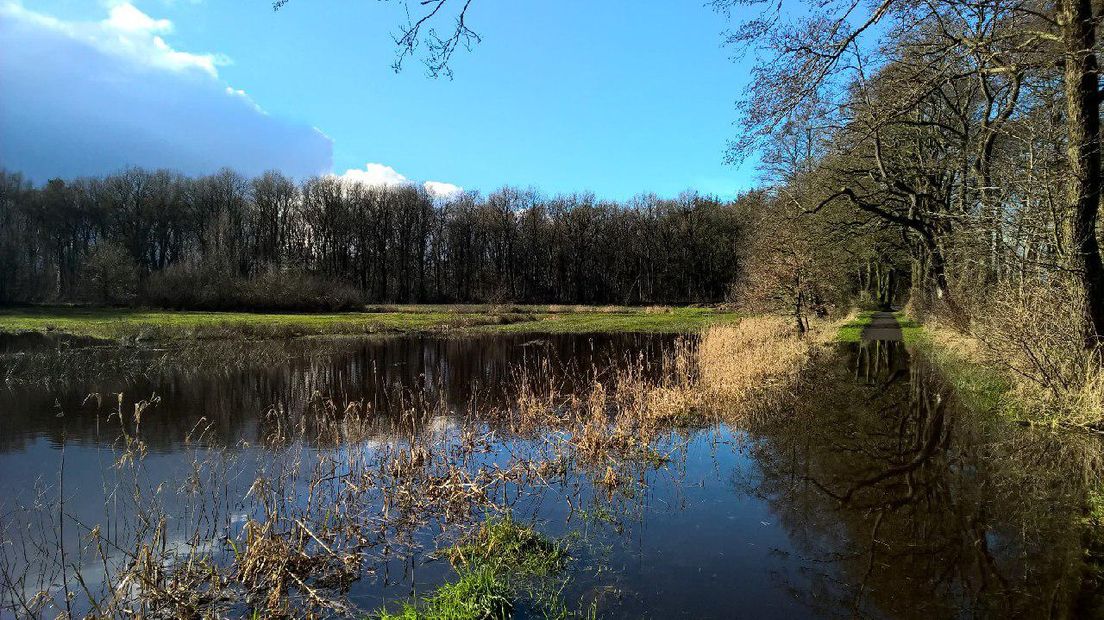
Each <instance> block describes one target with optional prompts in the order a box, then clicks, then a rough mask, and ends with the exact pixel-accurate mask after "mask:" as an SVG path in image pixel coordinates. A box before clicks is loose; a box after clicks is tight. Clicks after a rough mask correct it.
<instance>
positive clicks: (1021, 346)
mask: <svg viewBox="0 0 1104 620" xmlns="http://www.w3.org/2000/svg"><path fill="white" fill-rule="evenodd" d="M1080 298H1081V294H1080V291H1078V290H1077V289H1076V285H1074V284H1070V283H1060V282H1052V283H1045V284H1044V283H1037V284H1032V285H1025V286H1018V287H1014V286H1011V285H1006V286H1003V287H1000V288H998V290H996V291H994V292H993V294H992V295H991V296H990V297H989V299H988V300H986V302H985V303H984V305H981V304H979V305H977V307H975V308H973V312H972V315H973V316H974V317H975V318H974V321H973V324H972V326H971V332H972V333H973V335H974V336H975V337H976V338H977V339H978V340H979V341H981V342H982V343H983V345H984V348H985V355H986V357H988V358H989V360H990V362H991V363H993V364H996V365H999V366H1003V367H1004V368H1005V369H1007V370H1008V371H1010V374H1011V375H1012V377H1013V379H1014V384H1015V389H1016V391H1017V392H1018V395H1019V396H1020V399H1021V400H1022V401H1023V402H1025V403H1028V404H1029V405H1033V406H1034V407H1035V408H1038V409H1039V410H1040V411H1041V413H1042V414H1043V415H1044V417H1051V418H1052V419H1053V420H1054V421H1057V422H1059V423H1064V424H1072V425H1078V426H1082V425H1088V426H1099V425H1101V424H1102V423H1104V369H1102V367H1101V359H1100V356H1101V353H1102V351H1101V350H1099V349H1098V350H1086V349H1085V348H1084V347H1083V345H1082V342H1083V340H1082V336H1081V335H1082V333H1083V329H1084V323H1083V321H1084V319H1083V318H1082V316H1083V315H1082V313H1081V307H1080V306H1079V304H1078V302H1077V300H1079V299H1080Z"/></svg>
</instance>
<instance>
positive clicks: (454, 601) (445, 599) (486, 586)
mask: <svg viewBox="0 0 1104 620" xmlns="http://www.w3.org/2000/svg"><path fill="white" fill-rule="evenodd" d="M511 594H512V593H511V588H510V585H509V583H507V581H506V580H505V579H504V578H503V576H502V574H501V573H500V572H499V571H496V570H495V569H494V568H492V567H489V566H483V567H479V568H476V569H475V570H472V571H465V572H462V573H461V574H460V576H459V578H457V579H456V580H455V581H452V582H449V583H446V584H445V585H443V586H441V587H439V588H437V589H436V590H435V591H434V592H433V594H431V595H429V596H427V597H426V598H425V599H424V600H423V601H422V602H421V604H419V605H415V604H412V603H405V604H404V605H403V607H402V610H401V611H399V612H398V613H390V612H388V611H387V610H386V609H385V610H383V611H381V612H379V614H377V616H376V617H378V618H380V620H504V619H505V618H509V617H510V612H511V610H512V609H513V604H512V603H511V602H510V598H511Z"/></svg>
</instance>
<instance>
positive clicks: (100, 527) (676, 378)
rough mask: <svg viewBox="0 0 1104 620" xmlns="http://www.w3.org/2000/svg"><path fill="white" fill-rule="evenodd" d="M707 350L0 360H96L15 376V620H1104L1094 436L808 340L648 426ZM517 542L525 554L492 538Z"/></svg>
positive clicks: (10, 540)
mask: <svg viewBox="0 0 1104 620" xmlns="http://www.w3.org/2000/svg"><path fill="white" fill-rule="evenodd" d="M698 344H699V343H698V342H697V340H695V339H678V338H674V337H668V336H643V335H620V336H615V335H602V336H585V335H562V336H551V337H547V336H546V337H532V336H529V337H521V336H517V337H511V336H487V337H472V338H464V339H449V338H425V337H417V338H408V337H400V338H387V339H378V340H341V341H326V342H321V341H315V342H311V341H306V342H296V343H294V344H291V345H286V344H253V345H246V347H245V348H244V349H243V348H241V346H240V345H236V347H237V348H235V347H232V346H227V347H221V346H219V345H210V346H209V347H208V350H206V351H189V352H186V353H185V352H179V351H153V350H132V351H126V352H121V351H120V350H119V349H118V348H117V347H109V348H106V349H103V350H100V351H98V352H97V351H96V350H95V349H90V348H89V347H90V346H91V343H88V342H83V343H66V344H64V345H60V346H63V347H65V349H66V352H65V353H64V354H62V355H60V356H59V355H57V354H56V351H57V348H58V347H59V344H58V343H57V342H52V341H35V342H29V341H14V340H12V341H7V342H3V343H0V350H2V351H3V355H4V360H5V364H7V366H8V368H9V369H10V368H12V367H14V366H16V365H26V364H29V363H32V362H30V361H28V360H29V359H30V358H31V357H33V356H34V355H37V353H36V351H38V352H39V353H41V352H42V351H46V352H47V353H49V355H48V356H47V357H48V358H49V357H50V356H53V358H51V359H53V361H49V360H47V361H45V362H42V363H45V364H59V363H60V362H58V361H57V359H55V358H58V357H64V358H65V360H66V361H65V363H66V364H70V365H72V363H73V361H74V360H80V363H79V366H81V367H79V368H72V369H70V370H67V371H65V372H62V371H61V370H59V371H57V372H56V374H55V376H54V377H53V378H52V379H51V380H50V381H36V382H29V381H19V380H14V379H13V380H10V381H9V383H8V386H7V387H6V388H4V389H2V390H0V412H2V415H0V472H2V473H0V498H2V499H0V527H2V528H3V529H2V538H3V547H2V551H0V562H2V563H0V603H2V607H3V611H2V612H0V613H2V614H3V615H4V617H25V616H28V615H42V616H48V617H53V616H55V615H58V614H59V613H71V614H73V615H79V614H84V613H102V614H108V615H121V614H122V613H123V611H125V610H138V611H141V612H142V613H145V614H147V615H149V616H153V617H180V616H182V615H184V616H186V615H188V614H192V615H196V616H202V615H204V614H207V613H215V614H218V615H231V616H234V615H240V616H246V617H248V616H251V615H254V614H255V613H256V614H259V615H261V616H265V615H277V614H285V615H290V616H303V615H307V614H317V615H321V616H356V617H364V616H365V615H371V614H381V613H391V614H402V613H406V614H407V615H406V616H402V617H416V616H417V615H418V614H421V615H423V616H428V617H432V616H433V614H434V613H437V612H440V614H439V615H440V617H447V615H448V614H447V613H444V612H442V611H441V610H442V609H444V608H443V607H442V606H443V605H445V604H446V603H447V601H446V600H445V599H446V598H447V596H446V595H456V594H457V593H460V594H461V595H463V597H464V598H465V600H466V601H468V602H472V601H475V603H477V604H485V605H486V608H485V612H486V613H484V614H483V615H485V616H488V617H501V616H504V615H508V614H509V615H513V616H514V617H603V618H605V617H611V618H639V617H650V618H670V617H687V618H703V617H751V618H767V617H779V618H783V617H787V618H788V617H795V616H816V617H838V616H849V617H853V616H861V617H906V618H911V617H925V618H931V617H955V618H957V617H964V616H965V617H977V616H981V617H1002V618H1005V617H1047V616H1069V615H1075V614H1077V613H1080V612H1083V611H1084V610H1085V609H1087V608H1088V606H1091V605H1092V604H1094V601H1095V600H1096V594H1097V593H1096V591H1095V584H1094V583H1093V582H1092V580H1091V579H1086V576H1085V574H1086V573H1085V570H1084V561H1083V557H1084V554H1085V546H1086V541H1084V540H1083V532H1082V527H1081V523H1082V521H1083V519H1084V518H1085V514H1086V510H1087V508H1086V502H1087V499H1086V498H1087V497H1088V489H1091V488H1095V487H1096V485H1098V484H1099V480H1098V478H1097V472H1096V467H1095V465H1096V460H1097V457H1096V456H1095V455H1097V454H1099V452H1100V448H1101V446H1100V445H1099V444H1098V442H1096V441H1095V440H1094V439H1093V438H1091V437H1087V436H1086V437H1079V438H1075V439H1071V438H1069V437H1068V436H1067V437H1062V438H1059V437H1058V436H1057V435H1055V434H1053V433H1052V432H1049V431H1043V430H1037V429H1031V428H1023V427H1019V426H1015V425H1012V424H1010V423H1008V422H1005V421H1002V420H1000V419H997V418H996V417H994V416H992V415H988V414H987V413H986V412H972V411H969V410H968V409H967V408H965V407H963V406H961V404H960V403H959V399H958V398H957V396H956V395H955V394H954V393H953V392H952V391H951V390H950V389H949V388H948V387H947V385H946V383H945V382H944V381H943V380H942V379H941V377H940V376H939V373H938V372H937V370H936V369H934V368H933V367H932V365H931V364H930V363H929V362H928V361H927V360H925V359H923V358H921V357H919V356H914V355H910V352H909V351H908V350H906V348H905V347H904V345H903V344H902V343H900V342H883V341H873V342H867V343H862V344H857V345H846V346H843V345H840V346H838V347H836V346H833V347H830V348H827V349H825V350H822V351H819V352H818V353H817V354H816V355H814V356H813V357H812V360H811V361H810V362H809V367H808V368H806V369H805V371H804V372H803V373H802V379H801V381H800V383H799V384H797V385H796V386H793V387H792V389H790V390H788V392H789V393H788V394H787V395H786V396H785V397H781V398H777V399H772V398H767V397H766V395H762V396H761V401H762V402H759V403H757V404H756V406H746V405H745V406H741V407H736V406H735V404H733V406H732V407H731V408H728V407H726V406H725V405H724V403H723V402H722V403H720V404H718V403H717V402H716V401H715V400H713V401H709V406H708V408H707V407H706V406H705V405H703V404H701V403H700V402H698V401H693V403H694V404H692V405H690V406H685V407H683V408H682V409H679V411H680V413H679V414H678V415H667V414H665V415H662V416H654V415H653V416H645V415H642V414H640V413H639V412H641V411H644V410H645V409H647V410H649V411H651V410H653V409H654V408H655V407H656V402H659V401H662V402H668V401H670V400H673V399H677V398H684V395H683V396H680V394H683V392H682V391H680V390H683V387H681V386H686V385H693V384H694V383H695V382H697V381H698V380H699V379H700V376H701V375H702V374H703V373H705V372H706V371H705V370H703V369H702V368H699V367H696V366H693V365H687V363H686V360H687V359H693V358H694V355H695V352H696V349H697V347H698ZM70 349H72V350H70ZM78 350H79V351H80V352H79V353H77V352H75V351H78ZM51 352H53V353H51ZM124 355H125V356H128V357H129V358H131V360H130V361H129V362H126V363H120V362H118V361H117V358H119V357H122V356H124ZM34 363H38V362H34ZM9 374H11V373H9ZM13 376H14V375H13ZM642 393H647V394H648V397H647V398H644V397H642V396H641V395H640V394H642ZM679 402H683V401H679ZM706 409H708V410H706ZM626 412H637V413H633V414H631V415H630V414H629V413H626ZM499 526H502V528H501V529H503V530H504V531H505V530H509V528H511V527H512V528H515V529H513V530H509V531H511V532H515V533H516V532H522V533H523V534H524V535H525V536H526V537H525V538H522V539H521V540H523V541H527V542H524V544H517V545H513V546H510V545H509V544H506V545H504V546H497V547H496V546H494V545H490V546H484V547H480V546H479V545H480V544H482V543H483V542H486V541H487V536H488V534H487V532H492V533H493V532H494V531H497V530H494V529H493V528H495V527H499ZM477 543H478V544H477ZM481 549H482V551H481ZM481 554H483V555H485V556H486V557H483V555H481ZM514 554H520V555H518V557H515V555H514ZM480 557H482V558H483V559H482V560H480V559H479V558H480ZM487 567H495V568H497V569H505V570H504V571H499V572H496V573H494V574H491V572H489V571H490V569H488V568H487ZM484 577H485V578H486V579H487V580H488V581H489V582H493V583H491V584H490V585H488V584H483V585H482V586H480V587H478V588H474V586H473V588H474V589H472V590H463V589H460V587H461V586H463V587H467V585H470V584H471V583H481V582H478V580H479V579H481V578H484ZM499 582H503V583H499ZM458 584H460V585H458ZM483 586H486V587H483ZM492 586H493V587H492ZM465 593H467V594H465ZM404 604H406V605H408V607H407V608H406V609H405V611H404V607H403V606H404ZM435 606H436V607H435Z"/></svg>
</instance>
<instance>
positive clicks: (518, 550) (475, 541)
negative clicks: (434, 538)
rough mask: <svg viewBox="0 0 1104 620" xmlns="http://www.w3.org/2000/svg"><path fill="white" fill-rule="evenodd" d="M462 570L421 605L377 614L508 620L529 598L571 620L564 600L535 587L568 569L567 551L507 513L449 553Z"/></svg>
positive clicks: (410, 619)
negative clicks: (518, 604) (521, 599)
mask: <svg viewBox="0 0 1104 620" xmlns="http://www.w3.org/2000/svg"><path fill="white" fill-rule="evenodd" d="M445 555H447V556H448V557H449V559H450V561H451V562H452V565H453V567H454V568H455V569H456V571H457V578H456V579H455V580H453V581H450V582H448V583H446V584H444V585H442V586H440V587H439V588H437V589H436V590H434V591H433V593H431V594H429V595H427V596H425V597H423V598H422V599H421V600H420V601H416V602H407V603H404V604H403V606H402V609H401V610H400V611H399V612H398V613H391V612H388V611H387V610H386V609H384V610H382V611H380V612H378V613H377V614H376V617H378V618H380V619H381V620H486V619H490V620H500V619H505V618H509V617H511V615H512V611H513V609H514V607H515V604H514V601H515V600H517V599H518V598H519V597H523V596H528V597H529V598H530V599H531V600H533V602H534V603H537V605H538V606H541V607H544V608H545V611H546V612H547V613H546V616H547V615H551V616H556V617H566V616H568V615H569V614H568V612H567V611H566V608H565V607H564V606H563V604H562V601H558V600H554V597H549V596H548V595H547V592H546V593H544V594H543V595H542V594H541V588H539V587H532V586H533V584H534V582H535V580H539V579H541V578H548V577H552V576H554V575H556V574H558V573H560V572H562V571H563V570H564V568H565V567H566V565H567V559H568V556H567V550H566V548H565V547H564V546H563V545H562V544H560V543H558V542H556V541H554V540H552V539H550V538H548V537H547V536H545V535H543V534H541V533H540V532H538V531H536V530H535V529H534V528H533V527H531V526H528V525H524V524H521V523H518V522H517V521H515V520H514V519H513V517H512V516H511V515H510V514H509V513H507V514H506V515H504V516H502V517H493V518H489V519H487V520H485V521H484V522H483V523H481V524H480V526H479V528H477V529H476V530H475V531H474V532H472V533H471V534H469V535H467V536H465V537H464V538H463V539H461V540H460V541H459V542H458V543H457V544H456V545H455V546H453V547H452V548H451V549H449V550H447V552H446V553H445Z"/></svg>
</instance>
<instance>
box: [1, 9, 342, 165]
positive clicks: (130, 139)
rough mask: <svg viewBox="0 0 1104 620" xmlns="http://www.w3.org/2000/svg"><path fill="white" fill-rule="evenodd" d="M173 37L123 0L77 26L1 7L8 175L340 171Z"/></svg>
mask: <svg viewBox="0 0 1104 620" xmlns="http://www.w3.org/2000/svg"><path fill="white" fill-rule="evenodd" d="M172 32H173V24H172V22H171V21H169V20H167V19H159V18H156V17H154V16H151V15H148V14H146V13H144V12H142V11H141V10H139V9H138V8H136V7H135V6H134V5H133V4H132V3H131V2H126V1H122V2H117V3H115V4H111V5H110V6H109V8H107V9H106V17H105V18H103V19H101V20H98V21H95V20H93V21H78V20H65V19H60V18H58V17H55V16H53V15H48V14H45V13H41V12H38V11H35V10H31V9H28V8H25V7H24V6H23V5H22V4H21V3H20V2H18V1H15V0H0V41H3V43H2V44H0V45H2V47H0V136H3V138H2V139H0V166H3V167H6V168H8V169H10V170H18V171H22V172H24V173H25V174H27V175H28V176H29V177H30V178H32V179H34V180H36V181H43V180H45V179H48V178H51V177H54V176H62V177H70V176H78V175H98V174H104V173H108V172H114V171H116V170H118V169H119V168H121V167H125V166H131V165H136V166H145V167H150V168H154V167H166V168H173V169H177V170H180V171H182V172H185V173H188V174H203V173H206V172H210V171H213V170H217V169H218V168H220V167H224V166H228V167H231V168H235V169H237V170H240V171H241V172H243V173H246V174H257V173H260V172H263V171H264V170H267V169H279V170H282V171H284V172H285V173H287V174H290V175H293V176H305V175H310V174H322V173H325V172H328V171H329V170H331V169H332V152H333V141H332V140H331V139H330V138H329V137H327V136H326V135H325V134H323V133H322V132H320V131H317V130H315V129H314V128H312V127H310V126H309V125H303V124H299V123H295V122H289V121H287V120H284V119H280V118H276V117H272V116H270V115H268V114H266V113H265V111H264V110H263V109H262V108H261V107H260V106H259V105H258V104H257V102H255V101H254V100H253V99H252V98H251V97H250V96H249V95H248V94H247V93H246V92H245V91H244V90H242V89H238V88H234V87H233V86H231V85H229V84H227V83H226V82H225V81H223V80H222V79H221V78H220V77H219V73H218V67H220V66H223V65H225V64H228V63H229V60H228V59H227V58H226V57H225V56H223V55H221V54H217V53H197V52H191V51H186V50H182V49H178V48H176V47H174V46H173V45H170V44H169V43H168V42H167V41H166V40H165V38H164V37H167V36H169V35H170V34H171V33H172Z"/></svg>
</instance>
